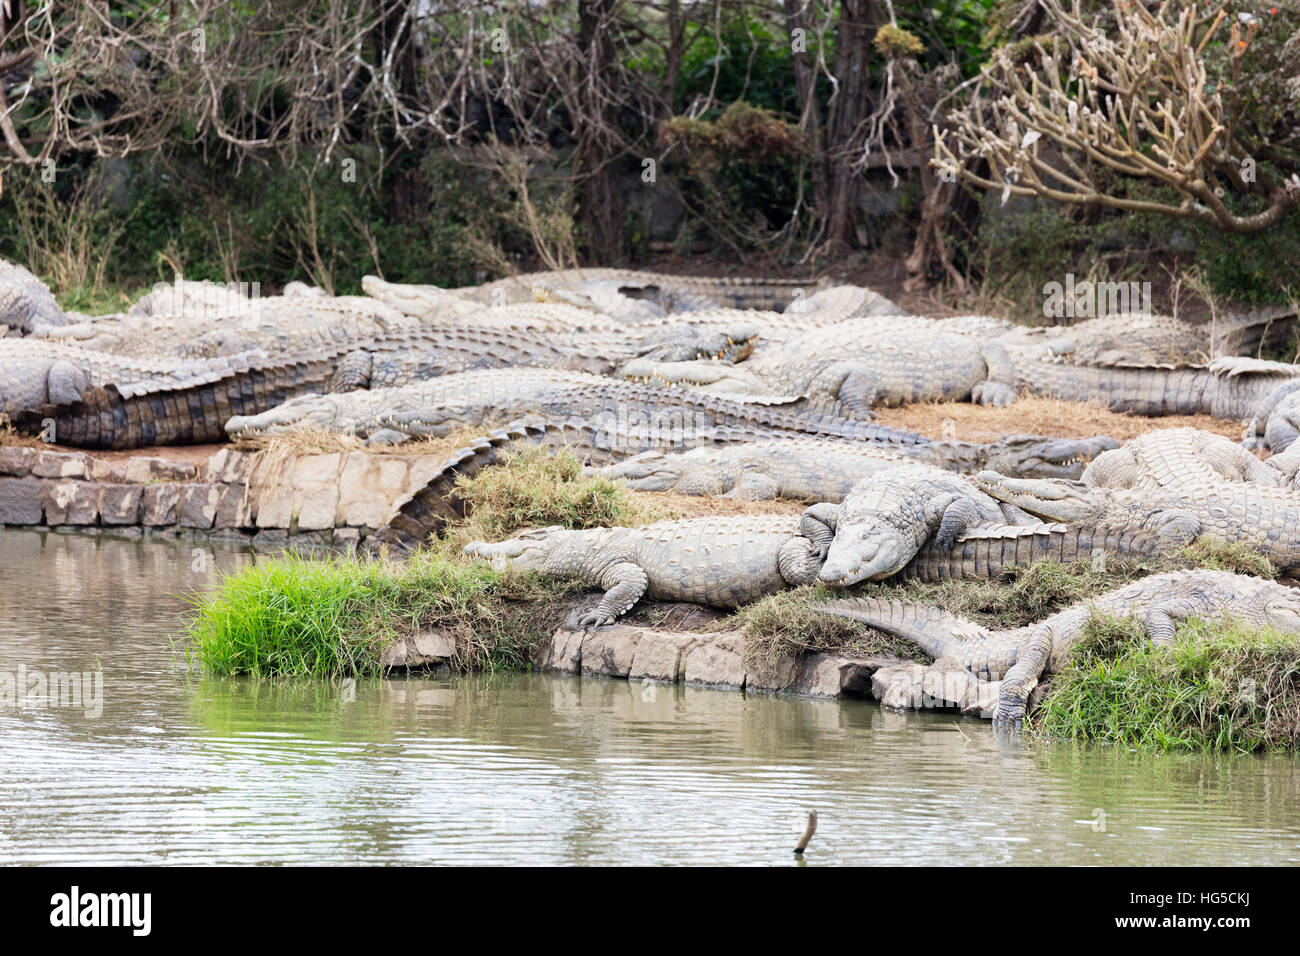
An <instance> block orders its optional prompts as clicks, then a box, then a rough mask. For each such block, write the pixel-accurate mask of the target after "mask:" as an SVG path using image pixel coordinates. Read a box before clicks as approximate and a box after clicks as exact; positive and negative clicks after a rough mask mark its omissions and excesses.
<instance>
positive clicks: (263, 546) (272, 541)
mask: <svg viewBox="0 0 1300 956" xmlns="http://www.w3.org/2000/svg"><path fill="white" fill-rule="evenodd" d="M288 544H289V531H288V529H287V528H267V529H266V530H264V531H259V532H257V534H255V535H253V540H252V547H253V550H254V551H263V552H267V553H270V552H275V551H283V550H284V549H285V547H286V546H287V545H288Z"/></svg>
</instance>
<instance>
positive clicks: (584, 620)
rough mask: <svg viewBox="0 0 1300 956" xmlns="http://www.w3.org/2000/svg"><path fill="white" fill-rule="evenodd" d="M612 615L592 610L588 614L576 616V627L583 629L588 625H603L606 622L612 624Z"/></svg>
mask: <svg viewBox="0 0 1300 956" xmlns="http://www.w3.org/2000/svg"><path fill="white" fill-rule="evenodd" d="M613 623H614V617H613V615H611V614H603V613H601V612H599V611H593V612H591V613H590V614H584V615H582V617H580V618H578V627H580V628H583V629H584V630H585V629H587V628H589V627H603V626H605V625H606V624H613Z"/></svg>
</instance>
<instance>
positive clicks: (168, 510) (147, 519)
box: [142, 481, 186, 527]
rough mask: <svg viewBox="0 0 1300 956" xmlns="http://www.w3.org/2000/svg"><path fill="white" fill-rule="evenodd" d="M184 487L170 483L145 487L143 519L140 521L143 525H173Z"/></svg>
mask: <svg viewBox="0 0 1300 956" xmlns="http://www.w3.org/2000/svg"><path fill="white" fill-rule="evenodd" d="M185 487H186V486H185V485H181V484H177V483H176V482H171V481H169V482H163V483H161V484H157V485H145V487H144V518H143V519H142V520H143V522H144V524H145V525H148V526H150V527H160V526H163V525H173V524H175V523H176V520H177V518H178V516H179V514H180V505H181V494H182V492H183V491H184V490H185Z"/></svg>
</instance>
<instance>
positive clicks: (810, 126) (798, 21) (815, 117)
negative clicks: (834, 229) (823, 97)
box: [784, 0, 829, 215]
mask: <svg viewBox="0 0 1300 956" xmlns="http://www.w3.org/2000/svg"><path fill="white" fill-rule="evenodd" d="M784 5H785V25H786V29H787V31H788V32H789V34H790V37H791V42H792V43H793V38H794V35H795V33H794V31H795V30H803V31H804V32H803V36H804V40H805V42H806V41H807V40H809V39H810V38H811V37H812V34H813V30H812V24H811V23H810V22H809V16H808V12H809V10H810V8H811V7H810V4H809V3H808V2H807V0H784ZM794 84H795V94H796V96H797V97H798V102H799V131H800V132H801V133H803V135H804V139H805V140H807V142H808V151H809V153H810V154H811V155H812V157H813V162H812V184H813V209H814V210H815V211H816V212H817V213H818V214H820V215H825V213H826V204H827V197H828V195H829V191H828V186H827V183H826V173H827V168H826V162H825V154H824V151H823V144H822V117H821V111H820V110H819V109H818V107H817V70H816V68H815V67H814V66H813V61H812V58H811V57H809V56H808V52H807V48H806V47H805V48H804V49H803V50H798V51H796V52H795V53H794Z"/></svg>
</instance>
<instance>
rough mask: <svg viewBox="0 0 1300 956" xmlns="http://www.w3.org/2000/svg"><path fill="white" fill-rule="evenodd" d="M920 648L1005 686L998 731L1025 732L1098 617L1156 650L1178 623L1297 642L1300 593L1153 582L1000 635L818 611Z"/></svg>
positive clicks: (1200, 579) (896, 617)
mask: <svg viewBox="0 0 1300 956" xmlns="http://www.w3.org/2000/svg"><path fill="white" fill-rule="evenodd" d="M814 609H815V610H816V611H818V612H819V613H822V614H830V615H833V616H835V617H844V618H849V619H851V620H854V621H859V622H861V623H863V624H867V625H869V626H871V627H874V628H878V629H879V630H882V631H886V632H887V633H890V634H896V635H898V636H900V637H902V638H904V639H906V640H908V641H911V642H913V643H915V644H916V645H917V646H918V647H920V648H921V649H922V650H924V651H925V652H926V653H927V654H930V655H931V656H933V657H934V658H935V660H936V663H938V662H941V661H947V662H950V663H953V662H955V663H956V664H957V665H958V666H960V667H961V668H963V669H965V670H966V671H968V672H969V673H971V674H973V675H974V676H975V677H976V678H977V679H978V680H981V681H1000V682H1001V686H1000V688H999V691H998V702H997V706H996V709H995V710H994V712H993V715H992V716H993V721H994V724H995V725H1000V726H1003V727H1009V728H1017V729H1018V728H1020V727H1021V726H1022V725H1023V722H1024V717H1025V708H1026V704H1027V702H1028V700H1029V695H1030V692H1031V691H1032V690H1033V689H1034V687H1035V685H1036V684H1037V683H1038V682H1039V680H1040V679H1042V678H1043V677H1044V676H1047V675H1050V674H1056V673H1059V672H1060V671H1061V668H1062V667H1063V666H1064V665H1065V662H1066V660H1067V659H1068V658H1069V656H1070V652H1071V650H1072V649H1073V647H1074V646H1075V645H1076V644H1077V643H1078V642H1079V640H1080V638H1081V637H1082V636H1083V633H1084V627H1085V625H1086V624H1087V622H1088V620H1089V618H1090V617H1091V616H1092V615H1093V614H1094V613H1097V614H1107V615H1113V616H1119V617H1130V616H1132V617H1140V618H1141V620H1142V623H1143V627H1144V629H1145V631H1146V636H1147V638H1148V639H1149V640H1150V641H1151V643H1152V644H1154V645H1156V646H1159V647H1166V646H1169V645H1171V644H1172V643H1173V640H1174V636H1175V633H1176V629H1177V626H1178V624H1179V623H1180V622H1183V621H1187V620H1190V619H1193V618H1201V619H1209V620H1220V621H1221V620H1225V619H1229V618H1231V619H1236V620H1240V621H1243V622H1244V623H1246V624H1247V625H1249V626H1251V627H1255V628H1266V627H1267V628H1272V629H1274V630H1276V631H1278V632H1280V633H1283V634H1300V591H1296V590H1295V589H1293V588H1289V587H1286V586H1285V585H1281V584H1277V583H1275V582H1272V581H1265V580H1262V579H1260V578H1253V577H1249V576H1247V575H1244V574H1233V573H1231V572H1228V571H1208V570H1187V571H1171V572H1167V573H1164V574H1153V575H1149V576H1147V577H1144V578H1141V579H1139V580H1137V581H1133V582H1132V583H1130V584H1126V585H1124V586H1123V587H1121V588H1117V589H1115V590H1113V591H1107V592H1106V593H1104V594H1099V595H1097V596H1096V597H1094V598H1092V599H1090V600H1088V601H1083V602H1080V603H1078V604H1075V605H1073V606H1071V607H1069V608H1066V609H1065V610H1063V611H1059V612H1057V613H1056V614H1053V615H1051V616H1050V617H1047V618H1044V619H1043V620H1041V621H1039V622H1038V623H1036V624H1033V625H1030V626H1028V627H1020V628H1014V629H1011V630H1003V631H995V630H990V629H988V628H984V627H981V626H980V625H978V624H975V623H973V622H971V621H968V620H965V619H964V618H960V617H957V616H956V615H954V614H950V613H948V612H947V611H944V610H942V609H940V608H936V607H928V606H925V605H918V604H909V603H905V602H903V601H898V600H894V599H890V598H855V599H844V600H835V601H830V602H827V603H824V604H818V605H814Z"/></svg>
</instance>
